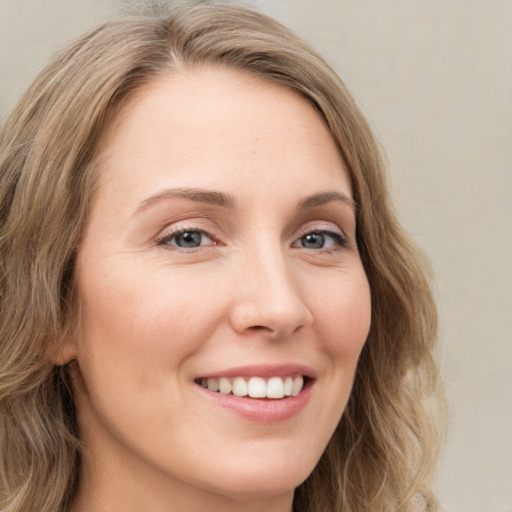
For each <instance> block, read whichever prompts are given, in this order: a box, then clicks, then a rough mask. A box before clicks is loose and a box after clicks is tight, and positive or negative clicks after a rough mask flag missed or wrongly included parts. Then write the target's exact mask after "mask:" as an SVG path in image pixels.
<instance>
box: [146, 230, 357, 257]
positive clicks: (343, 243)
mask: <svg viewBox="0 0 512 512" xmlns="http://www.w3.org/2000/svg"><path fill="white" fill-rule="evenodd" d="M185 233H199V234H200V235H201V236H206V237H207V238H209V239H210V240H211V241H212V243H211V244H207V246H211V245H219V244H218V242H217V241H216V237H215V235H214V234H211V233H208V231H206V230H204V229H200V228H197V227H193V226H189V227H181V228H178V229H176V230H175V231H172V232H171V233H166V234H165V235H163V236H161V237H159V238H158V239H157V240H156V245H159V246H160V245H161V246H174V247H176V248H177V249H181V250H184V251H187V252H188V250H194V249H200V248H201V247H202V245H199V246H197V247H189V248H188V249H187V248H185V247H180V246H178V245H177V244H171V243H169V242H170V241H171V240H173V239H176V238H177V237H179V236H180V235H184V234H185ZM308 235H321V236H324V237H330V238H332V239H333V240H334V243H335V246H334V247H327V248H324V247H322V248H318V249H310V250H313V251H315V250H318V251H323V252H334V251H336V250H339V249H340V248H346V247H348V245H349V243H348V240H347V238H346V237H345V236H344V235H342V234H341V233H339V232H338V231H334V230H331V229H311V230H310V231H307V232H305V233H304V234H303V235H301V236H300V237H298V238H297V239H296V240H295V241H294V243H293V244H292V246H294V247H296V245H295V244H297V243H298V242H300V241H301V240H303V239H304V237H306V236H308ZM298 248H303V249H308V248H307V247H298Z"/></svg>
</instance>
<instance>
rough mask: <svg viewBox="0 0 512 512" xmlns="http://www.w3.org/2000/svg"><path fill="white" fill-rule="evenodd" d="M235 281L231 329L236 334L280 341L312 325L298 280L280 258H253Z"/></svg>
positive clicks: (267, 255) (283, 258)
mask: <svg viewBox="0 0 512 512" xmlns="http://www.w3.org/2000/svg"><path fill="white" fill-rule="evenodd" d="M238 277H239V278H238V279H237V282H236V283H235V286H236V293H235V297H236V298H235V301H234V304H233V307H232V311H231V325H232V327H233V329H234V330H235V331H236V332H238V333H239V334H249V333H254V332H261V333H263V334H265V335H266V336H267V337H269V338H272V339H283V338H286V337H288V336H290V335H291V334H293V333H294V332H296V331H298V330H300V329H301V328H303V327H308V326H310V325H312V323H313V315H312V313H311V311H310V309H309V308H308V306H307V304H306V302H305V300H304V297H303V296H302V294H301V290H300V282H299V279H298V277H297V275H296V274H295V275H294V272H293V271H292V269H291V268H290V266H289V265H288V264H287V262H286V259H285V257H284V256H283V255H276V254H272V255H271V254H262V255H261V256H260V257H257V256H254V255H253V257H251V258H250V259H249V260H248V261H246V262H245V264H244V265H242V271H241V272H240V274H239V276H238Z"/></svg>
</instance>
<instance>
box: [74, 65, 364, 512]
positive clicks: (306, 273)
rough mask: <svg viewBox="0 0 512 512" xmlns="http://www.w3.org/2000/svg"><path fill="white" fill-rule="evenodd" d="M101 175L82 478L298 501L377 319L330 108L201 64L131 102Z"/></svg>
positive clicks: (88, 309) (184, 500)
mask: <svg viewBox="0 0 512 512" xmlns="http://www.w3.org/2000/svg"><path fill="white" fill-rule="evenodd" d="M98 171H99V174H98V176H99V181H98V188H97V191H96V194H95V197H94V200H93V204H92V207H91V213H90V218H89V220H88V224H87V226H86V230H85V234H84V237H83V240H82V244H81V246H80V249H79V253H78V260H77V279H78V289H79V293H80V298H81V326H80V335H79V337H78V339H77V340H76V341H75V342H73V343H72V344H70V345H69V346H67V350H68V351H69V354H70V356H71V357H74V358H75V359H76V360H77V362H78V364H77V366H76V368H75V370H76V371H75V373H74V384H75V388H76V401H77V408H78V421H79V427H80V435H81V438H82V440H83V444H84V453H85V455H84V458H83V469H82V482H81V485H82V487H81V491H80V492H82V493H83V492H85V491H84V489H86V490H87V489H88V490H89V491H90V492H91V493H92V492H93V491H94V494H95V496H97V497H98V496H102V495H104V498H103V503H106V502H108V499H113V500H125V507H124V508H123V510H132V508H129V506H127V503H130V506H133V510H139V508H137V506H142V507H144V506H146V507H147V506H148V500H150V501H151V500H154V501H155V503H156V501H158V500H159V499H160V497H159V496H161V495H163V494H165V493H168V496H169V497H172V500H173V501H172V503H173V504H175V505H176V507H177V509H180V510H186V506H188V505H187V504H190V503H193V502H197V503H199V504H200V503H203V504H204V503H205V502H204V499H205V498H206V497H209V499H211V500H214V501H211V502H210V503H215V500H217V501H219V503H221V502H222V501H223V500H235V501H236V503H238V504H240V503H241V501H243V500H246V501H247V502H248V501H250V500H252V499H255V500H257V501H258V502H260V503H263V501H262V500H264V499H268V500H270V501H269V503H270V502H271V501H272V500H284V501H287V500H288V501H287V502H289V500H290V499H291V496H292V494H293V489H294V487H296V486H297V485H299V484H300V483H301V482H302V481H303V480H304V479H305V478H306V477H307V476H308V474H309V473H310V472H311V471H312V470H313V468H314V466H315V464H316V463H317V461H318V459H319V457H320V456H321V454H322V452H323V450H324V448H325V446H326V444H327V442H328V440H329V438H330V437H331V435H332V433H333V431H334V429H335V427H336V425H337V424H338V422H339V420H340V417H341V415H342V413H343V409H344V407H345V405H346V403H347V399H348V397H349V394H350V390H351V386H352V381H353V378H354V372H355V369H356V364H357V360H358V356H359V354H360V351H361V349H362V347H363V344H364V342H365V339H366V337H367V334H368V330H369V326H370V292H369V287H368V282H367V279H366V275H365V272H364V270H363V267H362V264H361V259H360V257H359V253H358V249H357V246H356V239H355V233H356V223H355V215H354V205H353V202H352V191H351V186H350V181H349V178H348V175H347V172H346V170H345V167H344V164H343V161H342V159H341V158H340V155H339V153H338V151H337V149H336V146H335V143H334V141H333V139H332V137H331V135H330V133H329V131H328V129H327V128H326V126H325V124H324V122H323V121H322V119H321V117H320V116H319V115H318V113H317V112H316V111H315V110H314V109H313V107H312V106H311V105H310V104H308V103H307V102H306V101H305V100H304V99H302V98H301V97H300V96H299V95H298V94H296V93H294V92H292V91H291V90H288V89H287V88H284V87H282V86H278V85H275V84H271V83H268V82H266V81H263V80H259V79H256V78H254V77H253V76H251V75H247V74H243V73H237V72H233V71H228V70H222V69H215V68H214V69H200V70H194V71H184V72H180V73H177V74H174V75H171V76H168V77H164V78H161V79H159V80H158V81H156V82H153V83H152V84H150V85H149V86H146V87H145V88H144V89H142V90H140V91H138V92H137V93H136V94H135V95H134V96H132V97H131V98H130V99H129V100H128V102H127V103H125V104H124V106H123V107H122V108H121V110H120V111H119V112H118V114H117V115H116V117H115V119H114V121H113V123H112V124H111V126H110V127H109V130H108V133H107V134H106V137H105V139H104V141H103V144H102V148H101V151H100V157H99V169H98ZM301 380H303V381H304V385H303V386H302V385H301ZM205 386H206V387H205ZM218 386H220V391H217V390H216V389H217V388H218ZM233 387H234V388H233ZM208 388H210V389H208ZM233 391H234V393H235V394H233ZM245 393H249V394H250V395H254V397H250V396H238V395H244V394H245ZM290 393H291V396H288V395H290ZM283 395H284V396H283ZM279 397H281V398H279ZM116 489H117V490H118V491H117V490H116ZM102 493H103V494H102ZM106 495H108V496H109V497H110V498H107V497H106ZM141 496H145V497H144V498H141ZM97 499H99V498H97ZM137 500H140V501H141V503H138V502H137ZM194 500H195V501H194ZM137 503H138V504H137ZM198 506H199V505H198ZM180 507H182V508H180ZM235 508H236V507H235ZM242 508H243V507H242ZM162 509H163V508H162ZM203 509H204V508H203ZM211 509H212V510H214V508H213V507H212V508H211ZM239 509H240V508H239ZM119 510H120V508H119ZM152 510H153V509H152ZM155 510H160V508H156V506H155ZM165 510H167V509H165ZM244 510H245V509H244ZM247 510H249V508H247ZM268 510H273V509H272V508H271V507H270V505H269V507H268Z"/></svg>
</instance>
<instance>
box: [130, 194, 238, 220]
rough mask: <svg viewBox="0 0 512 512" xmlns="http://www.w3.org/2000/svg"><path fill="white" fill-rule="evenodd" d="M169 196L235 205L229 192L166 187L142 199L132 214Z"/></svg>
mask: <svg viewBox="0 0 512 512" xmlns="http://www.w3.org/2000/svg"><path fill="white" fill-rule="evenodd" d="M171 198H181V199H189V200H190V201H196V202H199V203H206V204H211V205H213V206H220V207H222V208H230V209H233V208H235V206H236V201H235V199H234V197H233V196H231V195H230V194H225V193H224V192H216V191H214V190H204V189H199V188H173V189H166V190H162V191H160V192H157V193H156V194H154V195H152V196H151V197H148V198H147V199H145V200H144V201H142V202H141V203H140V204H139V205H138V206H137V208H136V209H135V212H134V215H138V214H139V213H141V212H143V211H144V210H146V209H147V208H149V207H150V206H151V205H152V204H154V203H156V202H158V201H160V200H162V199H171Z"/></svg>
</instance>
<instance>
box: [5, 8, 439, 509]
mask: <svg viewBox="0 0 512 512" xmlns="http://www.w3.org/2000/svg"><path fill="white" fill-rule="evenodd" d="M205 64H206V65H219V66H227V67H230V68H235V69H241V70H244V71H246V72H249V73H253V74H255V75H257V76H259V77H262V78H264V79H266V80H270V81H273V82H277V83H279V84H282V85H284V86H286V87H289V88H291V89H293V90H295V91H297V92H298V93H299V94H301V95H302V96H303V97H304V98H305V99H306V100H307V101H309V102H310V103H312V104H313V105H314V106H315V108H316V109H317V110H318V112H319V113H320V115H321V116H323V118H324V119H325V121H326V122H327V124H328V126H329V128H330V130H331V133H332V136H333V138H334V139H335V141H336V142H337V144H338V146H339V149H340V152H341V153H342V155H343V158H344V160H345V163H346V165H347V168H348V170H349V174H350V178H351V182H352V187H353V193H354V197H355V200H356V202H357V205H358V209H357V222H358V228H357V240H358V244H359V250H360V254H361V258H362V261H363V264H364V267H365V270H366V274H367V276H368V280H369V283H370V288H371V292H372V323H371V330H370V334H369V336H368V340H367V342H366V345H365V347H364V349H363V352H362V354H361V357H360V361H359V365H358V369H357V373H356V377H355V382H354V387H353V391H352V394H351V398H350V400H349V403H348V405H347V408H346V410H345V412H344V414H343V417H342V419H341V421H340V423H339V425H338V427H337V429H336V432H335V433H334V435H333V437H332V439H331V440H330V442H329V445H328V447H327V449H326V451H325V453H324V454H323V456H322V458H321V459H320V461H319V463H318V465H317V466H316V467H315V469H314V471H313V473H312V474H311V475H310V477H309V478H308V479H307V480H306V481H305V482H304V483H303V484H302V485H301V486H299V488H298V489H297V490H296V493H295V498H294V511H295V512H304V511H311V512H313V511H316V512H320V511H322V512H334V511H341V510H343V511H344V512H362V511H366V512H368V511H375V510H378V511H382V512H386V511H389V512H391V511H393V512H396V511H402V512H409V511H413V510H423V511H426V510H429V511H434V510H436V509H437V501H436V498H435V496H434V494H433V492H432V491H431V482H432V474H433V470H434V466H435V460H436V455H437V443H438V430H437V429H436V421H435V420H436V416H434V415H433V414H432V411H431V406H432V405H434V406H437V405H439V404H442V393H441V387H440V384H439V376H438V370H437V365H436V361H435V357H434V355H435V352H434V349H435V345H436V331H437V325H436V321H437V318H436V308H435V305H434V302H433V300H432V295H431V291H430V287H429V283H428V279H427V277H426V275H428V271H426V269H427V267H426V264H425V262H424V260H423V258H422V256H421V255H420V253H419V252H418V251H417V249H416V248H415V247H414V245H413V244H412V243H411V241H410V240H409V238H408V237H407V236H406V235H405V234H404V232H403V231H402V229H401V228H400V226H399V224H398V222H397V219H396V216H395V214H394V212H393V210H392V208H391V205H390V200H389V193H388V191H387V185H386V180H385V170H384V165H383V161H382V157H381V153H380V149H379V146H378V144H377V142H376V140H375V138H374V136H373V135H372V132H371V130H370V128H369V126H368V124H367V122H366V121H365V119H364V118H363V116H362V114H361V113H360V111H359V109H358V108H357V106H356V104H355V102H354V101H353V99H352V97H351V95H350V94H349V92H348V91H347V89H346V87H345V85H344V84H343V82H342V81H341V80H340V78H339V77H338V76H337V75H336V73H334V72H333V71H332V69H331V68H330V67H329V66H328V65H327V64H326V63H325V62H324V60H323V59H322V58H321V57H320V56H319V55H318V54H317V53H315V51H313V50H312V49H311V48H310V47H309V46H308V45H307V44H305V43H304V42H303V41H302V40H301V39H299V38H298V37H297V36H296V35H294V34H293V33H291V32H290V31H288V30H287V29H286V28H284V27H283V26H282V25H280V24H279V23H278V22H276V21H274V20H272V19H270V18H268V17H267V16H265V15H263V14H261V13H259V12H255V11H253V10H251V9H248V8H246V7H243V6H240V5H233V4H225V3H213V4H212V3H204V2H202V3H201V2H193V3H187V4H184V5H181V6H178V7H176V8H175V9H172V10H170V11H167V12H165V13H163V14H162V13H161V12H160V13H155V12H150V13H143V14H139V15H126V16H122V17H119V18H117V19H113V20H111V21H109V22H107V23H105V24H103V25H102V26H100V27H99V28H97V29H95V30H93V31H91V32H89V33H88V34H86V35H84V36H83V37H81V38H79V39H77V40H75V41H74V42H72V43H71V44H69V45H68V46H67V47H66V48H65V49H64V50H63V51H62V52H61V53H60V54H59V55H57V56H56V57H55V58H54V59H53V61H52V62H51V63H50V64H49V65H48V66H47V67H46V68H45V69H44V70H43V71H42V72H41V74H40V75H39V76H38V77H37V78H36V80H35V81H34V83H33V84H32V86H31V87H30V88H29V89H28V91H27V92H26V93H25V95H24V96H23V97H22V99H21V101H20V102H19V104H18V106H17V107H16V108H15V109H14V111H13V112H12V113H11V115H10V116H9V117H8V118H7V120H6V121H5V123H4V125H3V127H2V129H1V131H0V300H1V302H0V332H1V339H0V450H1V452H0V482H1V486H0V488H1V489H2V492H3V502H2V507H3V510H4V511H5V512H27V511H35V510H37V511H38V512H54V511H62V510H65V508H66V504H67V503H69V499H70V498H71V497H72V496H73V492H74V489H75V487H76V484H77V481H78V478H79V466H80V463H79V453H80V451H79V440H78V436H77V429H76V423H75V411H74V404H73V396H72V390H71V386H70V384H69V377H68V372H67V369H66V367H59V366H54V365H52V364H50V363H49V362H48V360H49V357H48V354H49V353H51V351H52V350H54V349H55V347H57V346H58V344H59V341H60V340H62V339H63V338H64V337H66V336H73V327H74V326H75V324H76V310H75V306H74V303H73V302H74V301H73V299H74V297H75V290H74V279H73V266H74V259H75V254H76V251H77V247H78V244H79V241H80V237H81V234H82V229H83V226H84V223H85V221H86V219H87V214H88V208H89V202H90V200H91V196H92V193H93V185H94V184H93V172H92V171H93V167H94V165H93V163H94V157H95V156H96V152H97V148H98V144H99V141H100V139H101V137H102V134H103V133H104V131H105V129H106V127H107V126H108V124H109V119H111V117H112V116H113V115H114V113H115V109H116V106H118V105H119V104H120V102H121V101H122V100H123V98H125V97H126V96H127V95H129V94H130V93H131V92H132V91H134V90H135V89H137V88H139V87H141V86H142V85H143V84H146V83H148V82H150V81H152V80H154V79H155V78H156V77H158V76H161V75H163V74H168V73H172V72H173V70H176V69H178V68H179V67H192V66H196V65H205ZM439 410H440V409H439Z"/></svg>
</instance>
